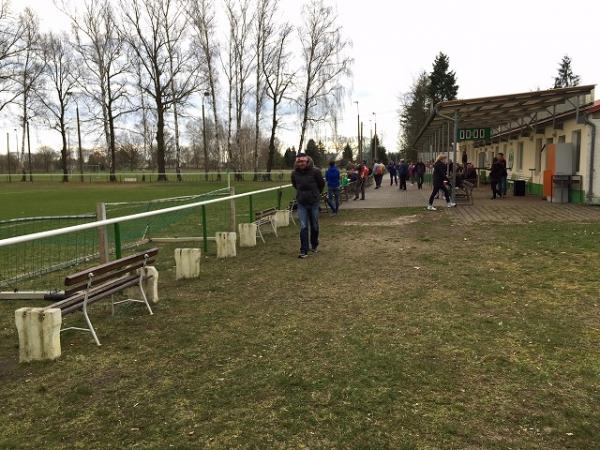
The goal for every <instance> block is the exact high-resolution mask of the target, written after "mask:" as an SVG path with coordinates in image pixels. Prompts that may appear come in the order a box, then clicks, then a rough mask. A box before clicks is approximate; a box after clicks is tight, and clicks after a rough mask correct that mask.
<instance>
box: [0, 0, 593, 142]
mask: <svg viewBox="0 0 600 450" xmlns="http://www.w3.org/2000/svg"><path fill="white" fill-rule="evenodd" d="M330 1H331V0H330ZM281 3H282V11H284V12H285V16H286V18H287V19H288V20H289V21H291V22H292V23H298V21H299V17H300V11H301V8H302V2H300V1H298V0H281ZM333 4H334V5H335V6H336V7H337V10H338V14H339V18H340V23H341V24H342V26H343V27H344V32H345V34H346V36H348V37H349V38H350V39H351V40H352V41H353V48H352V50H351V51H352V56H353V58H354V60H355V63H354V67H353V73H354V77H353V81H352V92H351V93H350V94H349V96H348V98H347V102H346V103H347V104H346V107H345V114H344V118H343V121H342V123H341V124H340V129H339V133H340V134H341V135H348V136H349V135H355V134H356V106H355V105H354V104H353V101H358V102H359V107H360V113H361V116H362V118H363V120H364V122H365V125H364V126H365V128H364V130H365V131H364V133H365V135H366V136H368V135H369V130H370V128H371V127H372V123H371V122H369V120H370V119H371V118H373V116H372V113H373V112H376V113H377V128H378V131H379V134H380V136H382V139H383V144H384V145H385V146H386V147H387V148H388V149H389V150H391V151H395V150H396V145H397V136H398V123H397V122H398V119H397V112H396V111H397V109H398V106H399V101H398V97H399V96H400V95H402V94H403V93H405V92H407V91H408V90H409V89H410V86H411V84H412V82H413V81H414V79H415V78H416V77H417V75H418V74H419V73H420V72H421V71H423V70H426V71H430V70H431V65H432V62H433V59H434V58H435V56H436V54H437V53H438V52H439V51H443V52H444V53H446V54H447V55H448V56H449V57H450V65H451V69H452V70H454V71H456V74H457V79H458V84H459V91H458V97H459V98H471V97H480V96H489V95H497V94H506V93H511V92H523V91H530V90H534V89H537V88H540V89H546V88H550V87H552V84H553V81H554V76H555V75H556V71H557V67H558V63H559V62H560V60H561V58H562V56H563V55H565V54H568V55H569V56H571V58H572V59H573V68H574V72H575V73H576V74H578V75H580V76H581V83H582V84H600V56H599V55H600V37H599V36H598V31H597V24H598V23H599V21H600V2H598V1H597V0H596V1H594V0H582V1H578V2H576V3H565V2H560V1H557V0H535V1H534V0H527V1H523V0H519V1H517V0H504V1H502V2H500V1H498V2H494V3H492V2H489V1H475V0H472V1H471V0H463V1H460V0H459V1H454V2H449V1H442V0H429V1H408V2H401V1H394V0H369V1H363V0H360V1H359V0H356V1H355V0H339V1H337V2H333ZM12 5H13V9H14V10H15V11H16V12H18V11H20V10H22V9H23V8H24V7H26V6H30V7H32V8H33V9H34V10H35V11H36V12H37V13H38V14H39V16H40V18H41V26H42V28H43V30H45V31H46V30H49V29H68V21H67V20H66V18H65V17H64V16H63V15H62V13H60V12H59V11H58V10H57V8H56V7H55V6H54V5H53V3H52V1H51V0H13V1H12ZM283 15H284V14H282V16H283ZM221 26H222V29H223V32H222V36H225V35H226V27H225V24H224V23H221ZM595 28H596V32H595V33H594V31H593V30H594V29H595ZM596 97H597V98H598V97H600V95H597V96H596ZM297 124H298V120H297V117H295V116H294V117H289V118H288V119H287V124H286V128H287V129H288V130H289V131H286V132H285V134H284V140H285V141H286V143H287V144H289V145H294V144H295V145H297V141H298V132H297V129H296V128H295V127H297ZM3 125H4V127H5V128H6V129H5V132H6V131H10V132H11V134H14V131H13V128H14V125H10V124H9V123H7V121H6V119H4V120H3ZM328 131H329V132H330V129H329V128H327V129H326V128H323V130H322V131H321V132H322V133H326V132H328ZM31 134H32V147H35V148H37V147H38V146H39V145H41V144H43V143H50V145H52V146H54V147H55V148H57V147H58V143H59V139H58V133H57V132H55V131H50V132H48V131H44V130H42V129H38V130H32V133H31ZM309 137H311V136H309Z"/></svg>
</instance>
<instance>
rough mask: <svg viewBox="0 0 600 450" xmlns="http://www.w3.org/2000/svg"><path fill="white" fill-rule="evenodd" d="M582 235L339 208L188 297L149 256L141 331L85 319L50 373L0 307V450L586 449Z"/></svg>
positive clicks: (591, 330)
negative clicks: (318, 229) (152, 274)
mask: <svg viewBox="0 0 600 450" xmlns="http://www.w3.org/2000/svg"><path fill="white" fill-rule="evenodd" d="M451 233H456V235H457V236H460V238H459V239H451V238H449V235H450V234H451ZM599 233H600V225H599V224H553V223H533V224H527V225H519V226H515V225H512V226H510V227H509V226H488V225H475V226H471V227H469V228H461V229H460V230H457V229H456V227H453V226H452V224H451V223H450V222H449V221H448V220H447V216H446V215H445V214H444V213H443V212H440V213H436V214H430V215H425V214H423V213H422V212H419V211H416V210H409V209H406V210H377V211H368V212H367V211H352V212H351V211H343V212H342V213H341V215H340V216H338V217H337V218H324V219H323V221H322V245H321V252H320V253H319V254H317V255H311V256H310V257H309V258H308V259H307V260H298V259H296V258H295V256H296V254H297V247H298V243H297V230H296V229H294V228H293V227H290V228H289V229H286V230H282V235H281V237H280V238H279V239H275V238H274V237H272V236H269V237H268V243H267V244H266V245H262V244H259V246H258V247H256V248H254V249H242V250H241V251H240V255H239V257H238V258H236V259H231V260H216V259H214V258H208V259H205V260H203V262H202V275H201V278H200V279H198V280H193V281H185V282H175V281H174V269H173V261H172V257H171V255H172V250H173V249H172V247H168V246H166V247H163V249H162V254H161V256H160V260H159V264H158V268H159V270H160V293H161V296H162V299H161V303H160V304H159V305H157V306H156V308H155V316H146V315H144V314H143V311H142V309H141V308H139V307H133V306H132V307H122V308H121V309H119V310H118V312H117V314H116V316H115V317H111V316H110V312H109V308H108V307H106V306H104V305H97V306H96V307H94V308H93V311H92V317H93V320H95V324H96V326H97V328H98V332H99V336H100V339H101V340H102V343H103V346H102V347H100V348H97V347H95V346H94V345H93V344H92V341H91V339H90V337H89V336H87V335H85V334H73V333H71V334H65V335H64V336H63V340H62V345H63V356H62V357H61V358H60V359H59V360H58V361H56V362H45V363H37V364H26V365H19V364H17V362H16V359H17V336H16V330H15V329H14V324H13V317H14V316H13V314H14V313H13V311H14V310H15V309H16V308H17V307H19V306H23V304H22V303H17V302H2V303H0V310H1V312H2V314H1V315H0V317H2V319H0V320H1V322H0V405H2V415H3V420H2V421H0V448H11V449H12V448H36V449H37V448H64V449H72V448H86V449H87V448H144V449H147V448H148V449H164V448H181V449H183V448H215V449H217V448H219V449H220V448H261V449H262V448H353V449H354V448H357V449H363V448H364V449H440V448H444V449H446V448H449V449H465V448H466V449H482V448H485V449H487V448H502V449H504V448H513V449H540V448H543V449H563V448H578V449H591V448H598V437H599V436H600V409H599V408H598V405H599V404H600V389H599V388H600V381H599V380H600V314H599V313H600V306H599V301H598V282H597V276H596V274H597V272H598V270H600V259H599V258H598V244H597V237H598V234H599ZM79 320H81V317H78V316H73V317H70V318H68V322H69V323H70V324H74V323H76V322H77V321H79Z"/></svg>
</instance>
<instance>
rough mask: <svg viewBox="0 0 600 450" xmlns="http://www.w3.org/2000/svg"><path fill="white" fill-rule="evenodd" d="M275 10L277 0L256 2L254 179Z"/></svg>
mask: <svg viewBox="0 0 600 450" xmlns="http://www.w3.org/2000/svg"><path fill="white" fill-rule="evenodd" d="M276 9H277V0H257V9H256V21H255V24H256V30H255V32H254V39H255V40H254V53H255V59H256V77H255V78H256V88H255V92H254V93H255V122H254V155H253V158H252V159H253V161H252V163H253V164H252V168H253V169H254V179H255V180H257V179H258V147H259V142H260V116H261V112H262V108H263V103H264V99H265V86H264V85H263V60H264V53H265V42H266V40H267V39H268V38H269V36H270V34H271V33H272V32H273V24H272V22H273V15H274V14H275V11H276Z"/></svg>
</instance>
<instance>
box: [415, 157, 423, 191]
mask: <svg viewBox="0 0 600 450" xmlns="http://www.w3.org/2000/svg"><path fill="white" fill-rule="evenodd" d="M415 175H416V176H417V187H418V188H419V189H423V181H425V164H424V163H423V161H421V160H419V162H418V163H417V164H415Z"/></svg>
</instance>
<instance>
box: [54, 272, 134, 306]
mask: <svg viewBox="0 0 600 450" xmlns="http://www.w3.org/2000/svg"><path fill="white" fill-rule="evenodd" d="M136 283H137V277H135V278H134V279H132V280H129V281H127V282H123V283H120V284H119V285H114V286H113V287H112V288H111V289H108V290H106V291H102V292H100V293H98V294H97V295H94V296H93V297H91V298H88V301H87V304H88V305H91V304H92V303H95V302H97V301H98V300H102V299H103V298H106V297H110V296H111V295H113V294H116V293H117V292H119V291H122V290H123V289H125V288H126V287H129V286H134V285H135V284H136ZM82 307H83V299H82V300H81V301H80V302H79V303H75V304H73V305H70V306H67V307H66V308H64V309H63V310H62V315H65V314H70V313H72V312H75V311H77V310H79V309H81V308H82Z"/></svg>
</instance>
